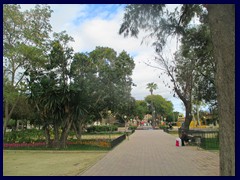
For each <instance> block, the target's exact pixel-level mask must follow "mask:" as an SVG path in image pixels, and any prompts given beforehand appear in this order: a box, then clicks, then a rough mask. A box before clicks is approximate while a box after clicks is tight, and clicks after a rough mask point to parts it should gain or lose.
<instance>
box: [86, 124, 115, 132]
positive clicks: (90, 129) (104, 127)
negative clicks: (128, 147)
mask: <svg viewBox="0 0 240 180" xmlns="http://www.w3.org/2000/svg"><path fill="white" fill-rule="evenodd" d="M117 129H118V127H117V126H114V125H110V126H107V125H102V126H90V127H88V128H87V132H88V133H92V132H109V131H117Z"/></svg>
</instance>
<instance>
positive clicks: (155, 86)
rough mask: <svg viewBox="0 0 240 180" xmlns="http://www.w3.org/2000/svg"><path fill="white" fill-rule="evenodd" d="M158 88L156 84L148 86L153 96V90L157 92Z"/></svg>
mask: <svg viewBox="0 0 240 180" xmlns="http://www.w3.org/2000/svg"><path fill="white" fill-rule="evenodd" d="M157 88H158V87H157V84H155V83H154V82H152V83H148V84H147V89H149V91H150V93H151V95H153V90H156V89H157Z"/></svg>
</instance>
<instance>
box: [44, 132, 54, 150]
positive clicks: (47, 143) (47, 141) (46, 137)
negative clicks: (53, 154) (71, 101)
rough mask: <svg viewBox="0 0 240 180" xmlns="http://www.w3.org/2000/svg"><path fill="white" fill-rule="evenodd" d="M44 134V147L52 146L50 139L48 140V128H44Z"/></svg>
mask: <svg viewBox="0 0 240 180" xmlns="http://www.w3.org/2000/svg"><path fill="white" fill-rule="evenodd" d="M44 132H45V139H46V147H47V148H48V147H51V146H52V144H51V138H50V131H49V128H48V127H45V129H44Z"/></svg>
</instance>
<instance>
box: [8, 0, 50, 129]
mask: <svg viewBox="0 0 240 180" xmlns="http://www.w3.org/2000/svg"><path fill="white" fill-rule="evenodd" d="M51 13H52V11H51V10H50V8H49V6H46V5H42V6H40V5H37V6H36V7H35V8H34V9H31V10H30V11H24V12H22V11H21V7H20V5H12V4H4V6H3V47H4V48H3V49H4V51H3V66H4V78H5V79H7V82H8V83H7V84H4V85H6V86H4V89H5V88H6V89H5V90H4V110H5V113H4V128H3V133H4V132H5V129H6V124H7V121H8V120H9V119H10V118H11V115H12V113H13V111H14V109H15V107H16V104H17V101H18V99H19V98H18V97H19V95H20V93H18V94H14V93H12V92H17V91H18V92H20V90H21V87H22V86H21V85H20V84H21V82H22V81H23V80H24V78H25V77H26V74H25V73H24V71H26V70H27V69H29V68H30V66H31V65H32V64H35V65H39V64H41V63H42V59H43V58H42V57H43V56H44V53H45V51H46V49H47V47H46V46H45V43H46V41H47V40H48V38H49V33H50V32H51V25H50V23H49V18H50V16H51ZM44 47H45V48H44ZM7 86H8V87H7ZM10 86H11V89H14V91H12V92H11V91H8V89H9V88H10ZM11 94H12V95H11ZM9 97H11V98H9Z"/></svg>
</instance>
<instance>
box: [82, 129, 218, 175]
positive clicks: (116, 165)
mask: <svg viewBox="0 0 240 180" xmlns="http://www.w3.org/2000/svg"><path fill="white" fill-rule="evenodd" d="M175 139H176V138H175V137H174V136H172V135H170V134H167V133H165V132H163V131H162V130H137V131H135V133H134V134H132V135H131V136H130V138H129V140H125V141H123V142H122V143H121V144H119V145H118V146H117V147H115V148H114V149H113V150H112V151H110V152H109V153H107V155H106V156H104V157H103V158H102V159H101V160H100V161H98V162H97V163H96V164H95V165H94V166H92V167H91V168H89V169H88V170H87V171H85V172H84V173H83V174H81V175H82V176H219V154H218V153H217V152H209V151H206V150H202V149H198V148H197V147H194V146H184V147H176V146H175Z"/></svg>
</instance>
